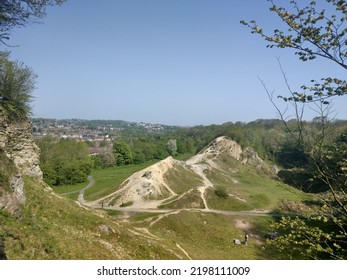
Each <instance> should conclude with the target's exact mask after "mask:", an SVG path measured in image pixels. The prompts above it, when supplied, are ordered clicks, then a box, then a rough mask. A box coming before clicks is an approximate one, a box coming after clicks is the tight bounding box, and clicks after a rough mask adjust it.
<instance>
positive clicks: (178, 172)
mask: <svg viewBox="0 0 347 280" xmlns="http://www.w3.org/2000/svg"><path fill="white" fill-rule="evenodd" d="M164 179H165V181H166V183H167V184H168V185H169V186H170V188H171V189H172V190H173V191H174V192H175V193H177V194H182V193H184V192H185V191H188V190H190V189H193V188H195V187H198V186H201V185H202V181H201V178H200V177H199V175H197V174H196V173H194V172H193V171H190V170H188V169H186V168H184V167H183V166H180V165H178V166H175V167H174V168H172V169H169V170H168V171H167V172H166V173H165V175H164Z"/></svg>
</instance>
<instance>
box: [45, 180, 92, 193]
mask: <svg viewBox="0 0 347 280" xmlns="http://www.w3.org/2000/svg"><path fill="white" fill-rule="evenodd" d="M88 183H89V181H86V182H83V183H79V184H76V185H64V186H57V187H52V188H53V190H54V192H56V193H58V194H65V193H70V192H76V193H78V191H79V190H81V189H83V188H84V187H86V186H87V185H88Z"/></svg>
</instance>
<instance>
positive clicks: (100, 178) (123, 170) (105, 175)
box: [84, 161, 156, 200]
mask: <svg viewBox="0 0 347 280" xmlns="http://www.w3.org/2000/svg"><path fill="white" fill-rule="evenodd" d="M155 162H156V161H150V162H146V163H143V164H136V165H135V164H132V165H125V166H115V167H111V168H106V169H97V170H93V171H92V174H91V176H93V178H94V180H95V184H94V186H93V187H91V188H90V189H88V190H87V191H86V192H85V195H84V198H85V199H86V200H95V199H98V198H101V197H104V196H106V195H108V194H110V193H112V192H115V191H116V190H118V189H119V186H120V185H121V184H122V183H123V182H124V181H125V180H126V179H127V178H128V177H130V176H131V175H133V174H134V173H135V172H137V171H140V170H141V169H144V168H146V167H148V166H150V165H152V164H154V163H155Z"/></svg>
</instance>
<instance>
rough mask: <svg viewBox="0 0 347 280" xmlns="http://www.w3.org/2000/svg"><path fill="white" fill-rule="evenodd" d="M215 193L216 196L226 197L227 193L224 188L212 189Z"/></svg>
mask: <svg viewBox="0 0 347 280" xmlns="http://www.w3.org/2000/svg"><path fill="white" fill-rule="evenodd" d="M214 193H215V195H216V196H218V197H219V198H223V199H227V198H228V194H227V192H226V191H225V190H222V189H217V190H215V191H214Z"/></svg>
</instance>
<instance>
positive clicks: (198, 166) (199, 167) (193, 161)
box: [186, 154, 213, 209]
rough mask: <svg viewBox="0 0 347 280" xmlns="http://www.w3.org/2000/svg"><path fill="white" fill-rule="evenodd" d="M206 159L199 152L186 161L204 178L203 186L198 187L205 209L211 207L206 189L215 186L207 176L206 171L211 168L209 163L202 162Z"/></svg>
mask: <svg viewBox="0 0 347 280" xmlns="http://www.w3.org/2000/svg"><path fill="white" fill-rule="evenodd" d="M203 160H204V155H203V154H198V155H195V156H193V157H191V158H190V159H189V160H187V161H186V165H187V166H189V167H190V168H191V169H192V170H193V171H194V172H195V173H196V174H197V175H199V176H200V177H201V178H202V183H203V185H202V186H199V187H198V191H199V192H200V196H201V199H202V201H203V203H204V207H205V209H209V208H208V205H207V201H206V197H205V193H206V189H208V188H213V184H212V182H211V181H210V180H209V179H208V178H207V177H206V175H205V173H204V171H205V170H206V169H208V168H209V166H208V165H206V164H203V163H201V162H202V161H203Z"/></svg>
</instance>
